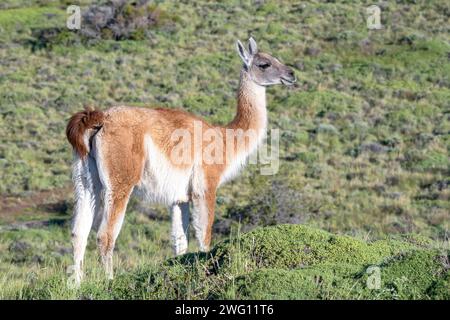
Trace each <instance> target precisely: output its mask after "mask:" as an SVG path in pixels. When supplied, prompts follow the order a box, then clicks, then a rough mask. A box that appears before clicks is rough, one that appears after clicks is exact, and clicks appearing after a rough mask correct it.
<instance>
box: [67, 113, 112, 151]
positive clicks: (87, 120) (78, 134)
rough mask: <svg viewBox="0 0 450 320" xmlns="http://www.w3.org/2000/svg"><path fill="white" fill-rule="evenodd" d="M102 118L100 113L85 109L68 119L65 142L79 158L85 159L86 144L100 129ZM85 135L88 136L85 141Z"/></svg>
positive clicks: (87, 148)
mask: <svg viewBox="0 0 450 320" xmlns="http://www.w3.org/2000/svg"><path fill="white" fill-rule="evenodd" d="M104 118H105V116H104V113H103V112H102V111H100V110H94V109H93V108H86V109H85V110H84V111H80V112H77V113H75V114H74V115H73V116H72V117H71V118H70V120H69V123H68V124H67V128H66V136H67V140H69V142H70V144H71V145H72V147H73V149H74V150H75V151H76V152H77V153H78V155H79V156H80V157H81V158H85V157H86V156H87V154H88V153H89V151H88V150H89V146H88V145H86V142H88V141H89V138H90V137H91V136H92V135H94V133H96V132H97V131H98V130H99V129H100V128H101V127H102V125H103V120H104ZM90 129H93V130H90ZM86 134H88V135H89V136H88V137H87V139H85V138H86Z"/></svg>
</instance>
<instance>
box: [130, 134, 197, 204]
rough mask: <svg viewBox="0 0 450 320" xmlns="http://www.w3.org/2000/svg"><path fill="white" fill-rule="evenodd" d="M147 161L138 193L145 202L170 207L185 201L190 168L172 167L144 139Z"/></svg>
mask: <svg viewBox="0 0 450 320" xmlns="http://www.w3.org/2000/svg"><path fill="white" fill-rule="evenodd" d="M145 144H146V149H147V150H146V152H147V153H148V154H147V160H146V163H145V166H144V171H143V173H142V177H141V181H140V183H139V185H138V191H139V193H141V194H142V196H143V197H144V199H145V200H147V201H149V202H152V203H159V204H166V205H170V204H173V203H174V202H177V201H187V199H188V191H189V186H190V180H191V176H192V167H189V168H186V169H180V168H177V167H174V166H173V165H172V164H171V163H170V161H169V159H167V157H166V156H165V155H164V154H162V153H161V151H160V150H159V149H158V148H157V147H156V146H155V145H154V143H153V141H152V139H151V138H150V137H146V140H145Z"/></svg>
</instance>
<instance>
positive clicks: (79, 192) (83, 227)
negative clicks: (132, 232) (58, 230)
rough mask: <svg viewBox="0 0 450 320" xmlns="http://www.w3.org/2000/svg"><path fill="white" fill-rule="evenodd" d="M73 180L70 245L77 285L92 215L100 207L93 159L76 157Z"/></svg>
mask: <svg viewBox="0 0 450 320" xmlns="http://www.w3.org/2000/svg"><path fill="white" fill-rule="evenodd" d="M72 175H73V182H74V187H75V207H74V215H73V220H72V230H71V234H72V246H73V259H74V266H73V267H74V270H73V271H74V276H75V278H74V280H75V285H77V286H78V285H79V284H80V282H81V280H82V278H83V261H84V255H85V251H86V245H87V241H88V237H89V232H90V230H91V227H92V222H93V220H94V216H95V215H97V214H98V211H99V209H100V191H101V184H100V180H99V178H98V173H97V168H96V164H95V160H94V159H92V158H87V159H85V160H82V159H80V158H79V157H77V158H76V159H75V161H74V163H73V172H72Z"/></svg>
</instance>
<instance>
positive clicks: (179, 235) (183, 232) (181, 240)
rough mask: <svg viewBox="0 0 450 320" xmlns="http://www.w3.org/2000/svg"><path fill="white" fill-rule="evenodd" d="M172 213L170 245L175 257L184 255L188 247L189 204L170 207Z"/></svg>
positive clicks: (184, 203)
mask: <svg viewBox="0 0 450 320" xmlns="http://www.w3.org/2000/svg"><path fill="white" fill-rule="evenodd" d="M171 211H172V236H171V238H172V245H173V250H174V253H175V255H177V256H178V255H181V254H184V253H186V251H187V247H188V238H187V236H188V227H189V202H183V203H177V204H173V205H172V206H171Z"/></svg>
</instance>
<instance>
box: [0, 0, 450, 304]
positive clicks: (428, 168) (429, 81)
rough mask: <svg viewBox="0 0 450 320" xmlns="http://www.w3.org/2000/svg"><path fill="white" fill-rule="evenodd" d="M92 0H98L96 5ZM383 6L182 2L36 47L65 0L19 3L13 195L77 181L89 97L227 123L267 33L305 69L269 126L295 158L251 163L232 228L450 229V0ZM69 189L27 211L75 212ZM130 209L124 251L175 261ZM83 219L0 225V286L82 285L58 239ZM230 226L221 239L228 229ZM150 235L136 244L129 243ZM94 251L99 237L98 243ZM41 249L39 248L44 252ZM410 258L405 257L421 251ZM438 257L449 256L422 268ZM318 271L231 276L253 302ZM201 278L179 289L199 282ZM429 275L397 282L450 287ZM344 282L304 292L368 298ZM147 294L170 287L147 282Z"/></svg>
mask: <svg viewBox="0 0 450 320" xmlns="http://www.w3.org/2000/svg"><path fill="white" fill-rule="evenodd" d="M90 3H92V2H91V1H82V2H81V6H82V10H84V9H85V8H86V7H87V6H88V5H89V4H90ZM370 4H372V3H370ZM367 5H369V3H366V2H364V1H346V2H343V3H341V2H339V3H333V2H326V3H324V2H322V1H318V0H317V1H315V0H312V1H306V2H302V3H301V4H292V3H291V2H289V1H282V3H279V2H278V1H277V2H276V1H264V2H261V3H259V4H255V3H254V1H227V2H221V3H215V2H209V1H199V2H196V3H189V4H188V3H185V2H180V1H166V2H164V3H161V4H160V6H161V9H162V10H163V11H164V12H166V13H167V14H169V15H170V17H172V18H173V20H174V21H175V23H174V25H173V26H171V27H164V26H160V27H157V28H155V29H152V30H150V31H151V32H150V36H149V38H148V39H146V40H142V41H120V42H115V41H98V42H96V43H93V44H89V45H87V44H86V45H82V44H74V45H70V44H67V43H57V42H56V43H54V44H53V46H51V47H49V48H47V49H38V50H34V51H33V50H32V49H33V48H32V45H31V43H32V41H33V40H35V39H33V33H32V32H33V30H37V29H45V28H50V27H61V28H64V24H65V16H66V13H65V8H66V6H67V3H66V1H56V0H55V1H46V0H21V1H13V0H8V1H4V2H3V3H2V4H1V5H0V31H1V32H0V34H1V35H0V60H1V64H0V142H1V143H0V181H1V182H2V183H1V184H0V195H1V196H2V197H6V196H8V197H17V198H22V199H26V198H27V197H29V196H30V195H32V194H36V193H39V192H40V191H42V190H50V191H51V190H58V189H60V188H65V187H67V186H69V185H70V161H71V150H70V146H69V144H68V143H67V142H66V139H65V135H64V129H65V124H66V121H67V119H68V118H69V117H70V115H71V114H72V113H73V112H75V111H79V110H80V109H81V108H82V107H83V106H84V105H94V106H97V107H100V108H107V107H109V106H112V105H116V104H132V105H138V106H143V107H153V106H165V107H177V108H183V109H185V110H187V111H190V112H194V113H195V114H197V115H200V116H203V117H204V118H205V119H206V120H208V121H211V122H215V123H220V124H224V123H227V122H228V121H230V120H231V119H232V117H233V114H234V111H235V103H236V102H235V94H236V89H237V83H238V77H239V70H240V67H241V62H240V60H239V58H238V56H237V54H236V52H235V48H234V42H235V40H236V39H241V40H246V39H247V38H248V37H249V36H250V35H253V36H254V37H255V39H256V40H257V41H258V45H259V47H260V49H261V50H262V51H267V52H270V53H272V54H273V55H275V56H277V57H280V58H281V60H282V61H283V62H285V63H287V64H289V65H291V66H293V68H294V69H295V73H296V75H297V77H298V79H299V82H298V86H297V87H294V88H290V89H287V88H284V87H274V88H270V89H268V109H269V126H270V127H271V128H278V129H280V133H281V139H280V168H279V172H278V173H277V174H276V175H274V176H261V175H260V174H259V167H258V166H254V165H250V166H248V167H247V168H246V169H245V170H244V171H243V173H242V175H241V176H240V177H239V178H237V179H236V180H235V181H233V182H231V183H229V184H228V185H226V186H224V187H222V188H221V189H220V190H219V193H218V201H217V210H216V217H217V222H218V223H223V222H226V223H228V224H229V225H230V226H231V228H234V227H236V225H237V223H238V222H237V221H239V219H240V220H241V227H242V229H243V230H244V231H248V230H251V229H252V228H254V227H256V226H258V225H271V224H278V223H302V224H304V225H307V226H309V227H315V228H320V229H323V230H325V231H329V232H333V233H336V234H346V235H351V236H355V237H356V238H357V239H361V240H377V239H384V238H386V237H387V236H388V235H394V236H398V235H401V234H406V233H414V234H418V235H422V236H424V237H430V238H432V239H433V240H435V241H445V240H446V239H447V238H448V230H449V221H450V220H449V218H450V214H449V212H450V205H449V203H450V202H449V201H448V200H449V196H450V191H449V190H450V189H449V181H448V180H449V178H448V177H449V173H450V161H449V159H450V157H449V150H450V140H449V134H448V133H449V130H450V121H449V110H450V89H449V88H450V79H449V74H450V61H449V53H450V36H449V34H450V33H449V32H448V12H449V10H450V7H449V4H446V3H445V2H443V1H425V0H420V1H396V2H383V3H380V7H381V10H382V16H381V17H382V23H383V25H384V26H385V27H384V29H382V30H379V31H369V30H367V28H366V21H365V18H366V17H365V8H366V6H367ZM399 13H401V14H399ZM30 41H31V42H30ZM54 201H56V200H52V199H49V200H48V202H49V203H50V204H51V203H53V202H54ZM58 201H59V200H58ZM63 201H65V203H67V204H69V210H67V211H64V212H59V213H55V212H50V213H46V212H45V209H39V208H34V207H33V206H31V207H30V208H27V209H26V212H24V213H23V214H22V215H19V216H18V218H17V219H18V220H19V221H24V220H33V219H35V220H45V219H49V218H54V217H55V215H56V216H57V217H58V218H63V219H68V218H69V215H70V206H71V203H72V196H71V195H69V194H68V195H67V197H66V199H64V200H63ZM129 211H130V212H131V217H129V218H128V220H127V224H126V227H125V230H124V232H123V233H122V234H121V235H120V237H119V240H118V246H119V251H118V254H119V255H120V254H123V255H124V259H122V260H120V261H121V262H120V264H122V265H120V266H119V268H118V269H119V270H121V269H123V270H127V271H126V272H128V271H129V272H130V273H129V274H130V277H131V276H132V275H133V276H138V275H139V273H137V271H136V268H138V269H139V267H140V266H142V267H143V268H144V265H146V264H144V263H143V261H146V262H148V261H152V262H153V263H152V264H151V265H152V268H155V270H159V269H158V268H160V263H162V262H163V261H165V259H166V258H167V257H168V256H169V254H170V250H169V243H168V237H167V235H166V233H167V230H168V228H169V226H168V222H167V221H165V220H163V221H162V222H161V221H156V220H153V219H147V218H145V216H141V215H139V214H137V213H135V212H134V211H136V210H129ZM161 216H162V215H161ZM140 219H143V221H141V220H140ZM4 220H5V221H6V219H4V218H3V217H1V216H0V221H4ZM144 229H145V230H144ZM133 230H141V231H133ZM142 230H144V231H142ZM227 230H228V229H227ZM68 232H69V231H68V225H67V224H66V225H63V226H52V227H51V228H50V229H46V228H43V229H39V230H34V229H27V230H19V231H11V230H9V231H5V229H1V230H0V248H1V249H0V261H1V262H0V268H1V269H0V282H2V283H4V284H5V286H2V285H1V284H2V283H0V288H4V289H2V290H3V291H2V292H1V293H0V296H1V297H12V296H17V295H18V292H22V293H21V294H23V295H24V296H25V294H31V293H29V292H28V293H25V291H23V290H25V289H24V288H25V287H26V284H27V283H28V282H29V280H27V279H28V277H34V278H33V279H36V281H38V282H39V281H40V280H41V279H47V278H48V277H51V276H52V275H53V274H54V273H56V274H57V275H56V276H55V277H56V279H59V280H54V281H55V282H54V283H51V282H49V283H48V285H49V287H51V286H52V285H53V286H54V287H52V288H53V289H49V290H50V291H49V292H50V293H51V294H52V297H53V298H57V297H58V295H59V294H61V296H60V297H61V298H70V297H72V298H73V297H80V295H79V294H78V293H69V292H66V291H65V289H61V288H60V289H58V288H57V286H58V284H59V283H60V282H61V281H65V280H63V279H64V277H65V272H64V270H65V268H66V267H67V266H68V264H69V263H70V257H69V253H64V254H63V255H62V256H61V257H59V256H57V255H56V256H54V252H56V251H58V248H59V247H60V246H62V247H64V248H66V249H67V250H69V249H70V246H69V238H68ZM134 232H142V233H139V234H138V235H136V234H135V233H134ZM224 234H225V235H227V234H228V231H225V232H224ZM318 234H321V233H318ZM155 237H156V238H157V239H155ZM222 237H223V236H222V235H217V237H216V240H220V239H221V238H222ZM299 237H300V236H299ZM19 240H24V241H26V242H27V243H28V244H29V245H30V246H32V249H30V250H31V252H30V253H28V252H26V253H24V256H25V258H24V260H23V261H21V259H20V257H18V258H17V259H16V258H14V255H15V253H14V250H13V249H12V251H9V250H8V247H9V246H10V245H11V243H13V242H15V241H19ZM135 242H136V246H137V247H136V248H135V247H134V246H132V245H130V243H135ZM358 243H359V242H358ZM360 245H361V246H363V247H364V244H360ZM94 247H95V245H94V244H93V243H91V244H90V249H91V251H93V250H94ZM146 248H147V249H146ZM191 249H192V250H194V249H195V246H193V247H192V248H191ZM67 250H63V251H64V252H66V251H67ZM120 250H122V251H120ZM327 250H328V249H327ZM34 252H36V253H34ZM121 252H122V253H121ZM426 252H428V251H426ZM420 254H421V253H418V255H420ZM423 254H425V255H426V254H428V253H423ZM430 254H431V253H430ZM34 255H39V256H40V257H41V258H39V257H37V258H34V260H33V256H34ZM300 257H302V256H301V255H299V256H298V258H300ZM415 257H418V256H414V255H413V256H412V257H411V259H412V260H414V259H416V258H415ZM360 258H361V257H358V258H357V260H358V259H360ZM286 259H288V258H286ZM355 259H356V258H355ZM405 259H406V260H408V259H409V258H405ZM406 260H405V262H401V261H403V260H401V261H400V262H398V264H400V265H401V264H402V263H405V264H407V263H409V262H406ZM89 261H91V262H90V263H91V265H92V270H94V271H93V275H92V278H93V279H94V280H93V282H92V283H90V284H87V286H90V289H89V290H91V291H89V290H88V289H86V290H87V291H86V292H89V293H87V294H90V295H92V296H93V297H94V296H95V297H97V296H98V297H110V296H111V295H110V293H109V291H108V290H107V291H106V292H104V291H102V290H103V289H104V288H105V287H104V286H103V285H99V288H98V289H97V291H96V292H94V291H95V290H94V289H95V286H96V284H95V283H97V282H98V283H103V277H102V276H101V274H102V273H101V271H100V270H99V267H98V264H97V263H96V258H95V256H90V258H89ZM358 261H359V260H358ZM408 261H409V260H408ZM351 263H353V262H351ZM339 265H340V264H339ZM394 265H397V264H395V263H394V262H392V265H391V264H389V266H386V268H387V269H386V270H389V271H386V272H387V274H391V273H392V274H394V273H395V272H396V271H395V267H394ZM121 267H123V268H121ZM428 267H430V268H434V267H433V266H432V265H431V266H428V265H427V266H423V268H425V269H426V268H428ZM145 268H147V267H145ZM145 268H144V269H145ZM274 268H275V270H273V269H274ZM358 268H360V269H358V270H356V269H357V268H356V269H355V268H354V267H349V269H348V268H347V266H338V267H336V270H337V271H336V272H339V273H340V272H341V271H342V274H344V273H345V272H358V271H361V270H362V269H361V268H362V267H361V266H360V267H358ZM382 268H385V267H384V266H383V267H382ZM341 269H342V270H341ZM425 269H424V270H425ZM145 270H147V269H145ZM317 270H319V269H317ZM317 270H315V271H311V273H308V272H309V271H306V270H303V269H301V270H297V269H295V270H291V269H289V270H284V269H283V270H281V269H280V270H278V268H277V267H273V266H262V267H261V271H251V272H250V271H249V272H250V273H249V274H248V275H247V274H243V273H240V272H237V273H235V276H236V279H238V278H239V280H236V279H235V280H236V281H235V280H233V281H235V282H233V283H234V285H235V287H234V289H232V290H231V289H230V290H231V291H230V292H231V293H232V294H234V295H235V296H236V297H242V298H245V297H270V296H271V295H272V294H274V293H273V292H272V291H267V292H263V291H261V290H260V288H259V287H258V286H260V285H262V284H263V283H264V281H268V282H270V281H273V279H276V278H277V275H278V274H283V275H285V276H286V279H292V281H291V280H289V281H288V280H286V281H285V282H283V283H285V284H286V286H285V289H283V288H281V289H280V297H286V298H292V297H303V296H302V295H301V291H296V290H294V289H292V290H291V289H288V288H292V286H291V287H290V286H289V285H288V284H287V283H297V282H298V281H299V282H302V281H303V280H301V279H306V278H308V277H309V278H308V279H312V278H311V277H312V275H313V274H315V272H316V271H317ZM330 270H331V269H330ZM346 270H347V271H346ZM426 270H428V269H426ZM124 272H125V271H124ZM152 272H153V271H152ZM317 272H318V271H317ZM327 272H328V271H327ZM143 274H147V273H145V272H144V273H143ZM152 274H153V273H152ZM349 274H352V275H353V273H349ZM283 277H284V276H283ZM387 277H388V276H387ZM393 277H394V276H393ZM247 278H248V279H253V280H251V281H255V286H254V287H251V288H250V287H248V284H245V283H247V282H245V281H247V280H245V279H247ZM1 279H3V280H1ZM9 279H13V280H11V281H10V280H9ZM95 279H97V280H95ZM158 279H160V278H158ZM195 279H197V278H195ZM212 279H215V281H216V280H217V281H219V282H218V283H219V284H223V285H224V282H220V281H225V280H224V279H220V277H219V278H212ZM233 279H234V278H233ZM264 279H267V280H264ZM295 279H297V280H295ZM299 279H300V280H299ZM361 279H363V278H361ZM387 279H388V278H387ZM58 281H59V282H58ZM96 281H97V282H96ZM117 281H119V280H117ZM155 281H156V280H155ZM158 281H159V280H158ZM186 281H187V280H186ZM186 281H185V280H183V281H180V285H187V283H190V282H189V281H188V282H186ZM193 281H194V280H193ZM196 281H197V280H196ZM242 281H244V282H242ZM251 281H250V282H251ZM308 281H309V280H308ZM311 281H313V280H311ZM311 281H310V282H308V283H310V285H311V286H313V284H311V283H312V282H311ZM327 281H328V280H327ZM361 281H362V280H361ZM392 281H394V280H392ZM399 281H400V280H399ZM424 281H425V280H424ZM427 281H428V282H426V281H425V282H424V284H423V285H422V284H421V285H420V286H419V285H418V286H417V287H418V288H419V287H420V288H419V289H418V290H419V293H417V294H413V293H411V291H408V292H409V293H407V294H403V293H401V292H400V291H401V290H400V289H398V290H397V289H396V290H397V291H395V294H398V296H399V297H400V298H417V297H442V295H439V294H438V293H430V292H445V290H446V288H448V284H447V287H446V285H445V284H443V282H439V283H436V285H435V286H433V285H432V286H431V287H429V286H428V284H429V283H430V281H431V280H427ZM433 281H434V280H433ZM207 283H208V285H211V286H212V285H213V283H209V282H207ZM340 283H341V284H342V286H343V288H346V289H343V290H342V291H339V292H338V291H333V290H332V289H333V285H331V284H332V282H331V284H330V282H327V283H326V284H325V285H324V286H325V287H326V288H325V289H324V291H321V292H320V294H319V293H318V292H317V291H314V290H316V289H314V290H313V289H311V290H312V291H305V292H306V293H305V297H315V298H339V297H365V294H366V293H365V291H364V290H363V291H358V295H353V293H351V292H349V291H348V290H350V288H352V286H353V282H351V281H350V280H348V279H347V280H342V282H340ZM392 283H394V282H392ZM106 285H109V284H105V286H106ZM174 285H175V284H174ZM214 285H217V284H214ZM227 285H228V284H227ZM283 286H284V285H283ZM328 286H331V287H332V288H331V289H330V288H329V287H328ZM348 286H349V287H348ZM396 286H397V287H400V286H406V287H407V285H405V284H398V285H397V284H391V285H390V287H389V288H387V289H386V290H387V291H386V292H383V293H379V294H378V296H375V295H370V297H371V298H375V297H379V298H395V296H394V293H391V291H389V290H391V289H392V288H393V287H396ZM427 286H428V287H427ZM425 287H427V290H428V291H427V292H425V291H424V290H425V289H424V288H425ZM102 288H103V289H102ZM227 288H228V287H227ZM301 288H303V287H301ZM347 289H348V290H347ZM43 290H45V288H43ZM58 290H62V291H61V292H58ZM179 290H180V292H181V293H180V295H179V296H177V294H175V293H170V297H187V292H190V291H189V290H191V289H189V290H188V289H186V288H180V289H179ZM192 290H193V291H192V292H191V293H189V294H190V295H191V296H192V297H194V298H197V297H198V298H200V297H205V295H206V294H207V293H208V294H209V293H211V294H212V295H213V296H216V295H217V296H220V297H224V296H225V293H223V292H221V293H216V292H215V291H214V290H212V289H211V290H212V291H211V290H209V289H208V290H206V289H205V290H203V291H202V290H200V292H201V293H196V292H197V291H196V290H197V289H196V290H194V289H192ZM227 290H228V289H227ZM277 290H278V289H274V292H275V293H276V291H277ZM308 290H309V289H308ZM330 290H331V291H330ZM345 290H347V291H345ZM358 290H359V289H358ZM399 290H400V291H399ZM408 290H409V289H408ZM411 290H412V289H411ZM329 291H330V292H329ZM282 292H284V293H282ZM111 294H112V293H111ZM114 294H115V293H114ZM118 296H119V297H120V294H118ZM168 296H169V293H168ZM137 297H141V298H142V297H155V296H154V295H151V294H149V295H148V296H146V295H144V294H142V295H140V293H139V294H137ZM161 297H162V296H161Z"/></svg>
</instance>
